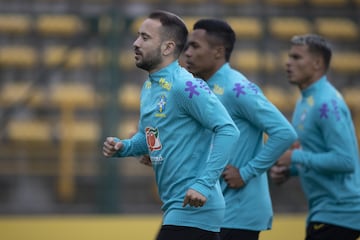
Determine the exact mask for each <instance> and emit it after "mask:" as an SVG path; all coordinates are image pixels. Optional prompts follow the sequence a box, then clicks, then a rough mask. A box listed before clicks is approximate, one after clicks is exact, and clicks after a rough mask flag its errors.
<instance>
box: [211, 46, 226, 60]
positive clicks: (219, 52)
mask: <svg viewBox="0 0 360 240" xmlns="http://www.w3.org/2000/svg"><path fill="white" fill-rule="evenodd" d="M214 50H215V57H216V58H224V57H225V47H224V46H220V45H219V46H215V48H214Z"/></svg>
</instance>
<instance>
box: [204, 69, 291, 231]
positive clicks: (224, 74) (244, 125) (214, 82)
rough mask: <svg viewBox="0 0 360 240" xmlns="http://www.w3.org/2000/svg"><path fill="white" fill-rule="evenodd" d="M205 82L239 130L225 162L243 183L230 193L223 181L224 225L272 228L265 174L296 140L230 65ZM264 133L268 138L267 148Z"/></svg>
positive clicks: (280, 116)
mask: <svg viewBox="0 0 360 240" xmlns="http://www.w3.org/2000/svg"><path fill="white" fill-rule="evenodd" d="M207 83H208V85H209V86H210V88H211V89H212V91H213V92H214V93H215V95H216V96H217V97H218V98H219V99H220V101H221V102H222V103H223V105H224V106H225V108H226V109H227V111H228V112H229V114H230V116H231V117H232V119H233V120H234V122H235V124H236V126H237V127H238V129H239V130H240V132H241V136H240V137H239V139H238V141H237V143H236V149H235V150H234V151H233V152H232V153H231V156H230V162H229V164H231V165H233V166H235V167H236V168H239V169H240V175H241V177H242V179H243V180H244V181H245V183H246V185H245V186H244V187H243V188H240V189H233V188H229V187H228V186H227V184H226V182H225V181H224V180H223V179H221V186H222V191H223V194H224V197H225V202H226V211H225V220H224V223H223V224H222V227H224V228H233V229H247V230H254V231H261V230H266V229H270V228H271V226H272V216H273V212H272V204H271V199H270V194H269V189H268V179H267V173H266V172H267V170H268V169H269V168H270V167H271V166H272V165H273V164H274V163H275V162H276V160H277V159H278V158H279V157H280V156H281V154H282V153H283V152H284V151H285V150H287V149H288V148H289V147H290V146H291V145H292V143H293V142H294V141H295V140H296V138H297V135H296V132H295V130H294V128H293V127H292V125H291V123H290V122H289V121H288V120H287V119H286V118H285V117H284V115H283V114H282V113H281V112H280V111H279V110H278V109H277V108H276V107H275V106H274V105H273V104H272V103H271V102H270V101H268V99H267V98H266V97H265V96H264V94H263V93H262V91H261V89H260V88H259V87H258V86H257V85H256V84H254V83H253V82H251V81H249V80H248V79H247V78H246V77H245V76H244V75H243V74H241V73H240V72H238V71H236V70H235V69H233V68H231V67H230V65H229V64H228V63H226V64H224V65H223V66H222V67H221V68H220V69H219V70H218V71H217V72H216V73H215V74H214V75H213V76H212V77H211V78H210V79H209V80H208V81H207ZM264 133H266V134H267V136H268V138H267V141H266V143H265V144H264V139H263V134H264Z"/></svg>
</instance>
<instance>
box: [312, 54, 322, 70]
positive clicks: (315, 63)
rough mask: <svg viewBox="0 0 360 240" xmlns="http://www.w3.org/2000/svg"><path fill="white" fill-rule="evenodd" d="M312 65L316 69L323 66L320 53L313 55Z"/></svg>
mask: <svg viewBox="0 0 360 240" xmlns="http://www.w3.org/2000/svg"><path fill="white" fill-rule="evenodd" d="M313 67H314V69H316V70H319V69H322V68H324V60H323V58H322V57H321V56H320V55H314V56H313Z"/></svg>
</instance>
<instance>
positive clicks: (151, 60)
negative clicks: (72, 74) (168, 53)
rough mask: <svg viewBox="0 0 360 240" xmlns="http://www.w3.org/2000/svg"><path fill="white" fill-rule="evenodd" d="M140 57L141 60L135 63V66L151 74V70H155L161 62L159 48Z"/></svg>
mask: <svg viewBox="0 0 360 240" xmlns="http://www.w3.org/2000/svg"><path fill="white" fill-rule="evenodd" d="M142 57H143V58H142V60H140V61H138V62H136V66H137V67H138V68H141V69H144V70H146V71H148V72H151V70H153V69H155V68H156V67H157V66H158V65H159V64H160V63H161V62H162V57H161V49H160V46H159V47H157V48H155V49H153V50H152V51H151V52H149V53H147V54H146V55H144V54H143V55H142Z"/></svg>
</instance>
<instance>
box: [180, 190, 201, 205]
mask: <svg viewBox="0 0 360 240" xmlns="http://www.w3.org/2000/svg"><path fill="white" fill-rule="evenodd" d="M206 200H207V199H206V197H205V196H203V195H202V194H201V193H198V192H197V191H195V190H192V189H189V190H188V191H187V192H186V195H185V198H184V202H183V207H185V206H186V205H187V204H189V206H191V207H202V206H204V204H205V202H206Z"/></svg>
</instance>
